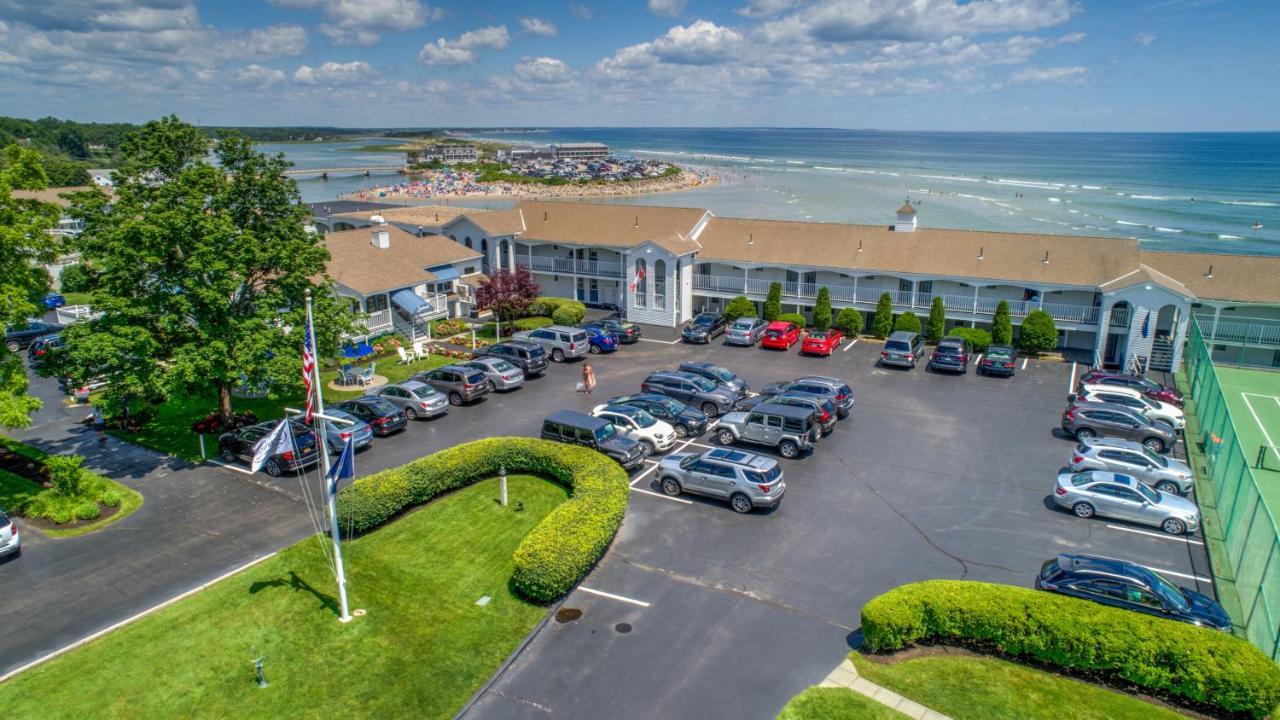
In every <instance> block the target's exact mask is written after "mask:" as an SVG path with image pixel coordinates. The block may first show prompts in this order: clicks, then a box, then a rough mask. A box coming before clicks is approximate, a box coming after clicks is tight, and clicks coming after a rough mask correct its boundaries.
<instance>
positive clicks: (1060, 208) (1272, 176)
mask: <svg viewBox="0 0 1280 720" xmlns="http://www.w3.org/2000/svg"><path fill="white" fill-rule="evenodd" d="M482 137H485V138H492V139H502V140H509V141H512V142H518V143H538V144H542V143H551V142H570V141H585V140H593V141H599V142H604V143H607V144H608V145H610V146H612V147H613V148H614V149H615V150H616V151H618V152H620V153H623V154H634V155H637V156H640V157H658V158H667V159H670V160H672V161H674V162H679V163H681V164H685V165H692V166H695V167H701V168H707V169H710V170H712V171H713V172H715V173H716V174H718V175H720V176H721V179H722V182H721V184H720V185H717V186H713V187H709V188H702V189H698V190H691V191H684V192H677V193H664V194H659V195H652V196H645V197H637V198H623V199H613V200H610V201H611V202H624V203H639V204H650V205H652V204H665V205H679V206H689V207H706V208H710V209H711V210H713V211H714V212H716V213H717V214H720V215H730V216H744V217H764V218H777V219H786V220H810V221H818V222H853V223H864V224H875V225H879V224H889V223H891V222H892V221H893V218H894V211H895V210H896V209H897V208H898V207H899V206H900V205H901V204H902V203H903V201H904V200H908V199H909V200H910V201H911V202H912V203H913V204H915V207H916V209H917V211H918V217H919V221H920V223H921V224H922V225H927V226H932V227H953V228H971V229H979V230H1007V231H1017V232H1035V233H1056V234H1076V235H1097V236H1105V237H1133V238H1137V239H1139V240H1140V241H1142V242H1143V244H1144V246H1147V247H1151V248H1152V249H1161V250H1196V251H1211V252H1228V253H1256V254H1269V255H1271V254H1277V255H1280V133H1180V134H1166V133H1150V134H1145V133H931V132H881V131H865V130H825V129H785V128H727V129H715V128H561V129H553V130H549V131H546V132H537V133H515V134H510V135H502V134H485V135H483V136H482ZM360 144H364V143H344V144H332V146H333V147H334V149H333V150H332V151H330V150H328V149H327V148H321V147H319V146H320V145H330V144H321V143H316V144H308V145H289V144H286V145H280V146H274V147H279V148H280V149H282V150H283V151H284V152H285V153H286V155H288V156H289V157H290V159H295V153H299V152H300V151H303V150H305V151H306V153H305V155H298V156H297V157H296V159H295V162H297V163H298V165H299V166H303V167H306V166H310V167H319V166H322V165H319V164H311V165H307V164H304V163H325V162H331V161H332V160H333V159H334V156H335V154H338V155H342V154H343V153H345V155H346V156H347V157H352V158H353V159H354V158H355V157H359V156H361V155H362V154H361V153H351V152H349V151H344V150H343V149H341V148H340V147H338V146H339V145H348V146H354V145H360ZM262 147H264V148H268V147H273V146H262ZM368 155H371V156H373V157H372V158H371V164H377V163H384V162H386V161H387V160H388V159H389V158H390V157H397V158H398V157H399V156H398V155H389V154H387V153H369V154H368ZM360 162H364V161H363V160H362V161H360ZM350 164H358V163H356V162H352V163H350ZM394 181H395V180H394V178H389V177H374V178H372V179H370V178H363V177H359V178H333V179H330V180H329V181H319V180H315V181H311V180H307V181H302V182H300V187H302V188H303V192H304V196H305V197H307V199H317V200H319V199H327V198H332V197H333V196H334V195H336V194H337V192H346V191H348V190H350V189H354V188H353V187H345V186H346V185H347V184H348V183H351V184H353V185H354V186H355V187H368V186H370V185H376V184H381V183H387V182H394ZM338 186H343V187H342V189H335V188H337V187H338ZM455 202H457V203H458V204H462V203H463V202H467V201H455ZM484 204H485V205H492V203H484ZM1255 223H1261V224H1262V227H1261V228H1258V229H1255V228H1254V227H1253V226H1254V224H1255ZM1278 282H1280V281H1278Z"/></svg>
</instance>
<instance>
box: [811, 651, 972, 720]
mask: <svg viewBox="0 0 1280 720" xmlns="http://www.w3.org/2000/svg"><path fill="white" fill-rule="evenodd" d="M818 687H842V688H845V689H848V690H852V691H854V692H856V693H858V694H859V695H865V696H867V697H869V698H871V699H872V700H875V701H876V702H878V703H880V704H881V705H884V706H885V707H889V708H892V709H894V710H897V711H898V712H900V713H902V714H903V715H906V716H907V717H909V718H915V719H916V720H951V718H950V717H949V716H947V715H943V714H942V713H940V712H937V711H936V710H930V709H929V708H927V707H925V706H923V705H921V704H920V703H918V702H916V701H914V700H908V699H907V698H905V697H903V696H901V695H899V694H898V693H896V692H894V691H892V690H890V689H889V688H887V687H883V686H881V685H877V684H875V683H873V682H871V681H870V680H867V679H866V678H864V677H860V676H859V675H858V669H857V668H856V667H854V665H853V662H852V661H851V660H849V658H845V659H844V661H843V662H841V663H840V664H839V665H837V666H836V668H835V669H834V670H832V671H831V672H830V673H828V674H827V676H826V677H825V678H823V680H822V682H821V683H819V684H818Z"/></svg>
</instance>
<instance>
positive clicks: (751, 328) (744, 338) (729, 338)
mask: <svg viewBox="0 0 1280 720" xmlns="http://www.w3.org/2000/svg"><path fill="white" fill-rule="evenodd" d="M768 325H769V323H767V322H765V321H763V320H761V319H760V318H738V319H737V320H734V321H733V323H732V324H731V325H729V329H728V330H727V331H726V332H725V335H724V341H725V342H726V343H728V344H729V345H755V344H756V343H758V342H760V338H762V337H764V329H765V328H766V327H767V326H768Z"/></svg>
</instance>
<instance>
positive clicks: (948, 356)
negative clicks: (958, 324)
mask: <svg viewBox="0 0 1280 720" xmlns="http://www.w3.org/2000/svg"><path fill="white" fill-rule="evenodd" d="M925 369H926V370H929V371H934V372H936V371H938V370H949V371H951V372H958V373H967V372H969V341H968V340H965V339H964V338H961V337H956V336H954V335H948V336H947V337H944V338H942V339H941V340H939V341H938V347H936V348H934V349H933V354H932V355H930V356H929V364H928V365H926V366H925Z"/></svg>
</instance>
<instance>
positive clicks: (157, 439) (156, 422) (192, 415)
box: [111, 355, 458, 460]
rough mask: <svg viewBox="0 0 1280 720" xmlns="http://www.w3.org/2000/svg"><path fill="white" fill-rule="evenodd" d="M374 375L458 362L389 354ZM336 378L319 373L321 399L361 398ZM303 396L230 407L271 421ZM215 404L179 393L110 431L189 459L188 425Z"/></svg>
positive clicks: (196, 443) (212, 441) (395, 376)
mask: <svg viewBox="0 0 1280 720" xmlns="http://www.w3.org/2000/svg"><path fill="white" fill-rule="evenodd" d="M377 362H378V365H377V368H375V371H376V372H377V374H379V375H382V376H384V377H386V378H387V381H388V382H392V383H395V382H400V381H401V380H407V379H409V376H410V375H413V374H414V373H417V372H422V371H423V370H431V369H432V368H438V367H441V366H443V365H448V364H449V363H452V362H458V361H457V360H453V359H451V358H447V357H444V356H443V355H430V356H428V357H426V358H424V359H422V360H418V361H416V362H412V363H409V364H408V365H402V364H400V362H399V359H398V358H397V357H396V356H394V355H392V356H390V357H384V358H382V359H381V360H378V361H377ZM365 364H367V363H363V364H361V365H359V366H358V367H363V365H365ZM336 377H338V371H337V370H327V371H323V372H321V373H320V382H321V383H323V384H324V386H325V388H324V401H325V402H326V403H335V402H341V401H342V400H350V399H351V398H355V397H360V396H361V395H363V394H364V391H363V390H361V389H355V390H350V391H345V392H344V391H337V390H330V389H329V382H330V381H332V380H333V379H335V378H336ZM301 406H302V399H301V398H300V397H294V398H234V399H233V400H232V402H231V407H232V409H233V410H235V411H236V412H244V411H246V410H252V411H253V413H254V414H255V415H257V416H258V417H259V418H260V419H262V420H270V419H273V418H280V417H283V416H284V409H285V408H286V407H293V408H300V407H301ZM217 407H218V402H217V400H216V399H215V398H214V396H213V395H212V394H210V395H205V396H198V395H197V396H179V397H173V398H170V399H169V400H168V401H166V402H165V403H163V404H161V405H160V406H158V407H157V408H156V409H157V413H156V416H155V417H154V418H152V420H151V421H150V422H149V423H147V424H146V425H144V426H143V427H142V429H141V430H139V431H138V432H136V433H135V432H125V431H123V430H113V431H111V434H112V435H115V436H116V437H118V438H121V439H122V440H128V441H129V442H135V443H138V444H139V445H143V446H145V447H149V448H152V449H155V450H159V451H160V452H164V453H168V454H170V455H176V456H178V457H182V458H187V459H188V460H199V459H200V439H199V437H197V436H196V434H195V433H193V432H191V425H192V423H194V422H195V421H197V420H199V419H200V418H203V417H204V416H206V415H208V414H209V413H211V412H213V410H214V409H216V408H217ZM217 442H218V439H217V438H216V437H213V436H206V437H205V450H206V451H207V452H208V453H209V455H210V457H212V456H213V455H214V454H216V452H217V448H216V445H217Z"/></svg>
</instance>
